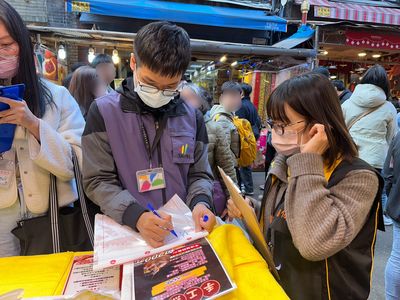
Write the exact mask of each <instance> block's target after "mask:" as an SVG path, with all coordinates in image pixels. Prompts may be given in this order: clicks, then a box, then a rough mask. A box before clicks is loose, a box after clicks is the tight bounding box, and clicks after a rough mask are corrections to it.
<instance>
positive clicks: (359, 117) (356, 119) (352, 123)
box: [347, 103, 385, 131]
mask: <svg viewBox="0 0 400 300" xmlns="http://www.w3.org/2000/svg"><path fill="white" fill-rule="evenodd" d="M384 104H385V103H383V104H381V105H379V106H376V107H372V108H370V109H368V110H367V111H365V112H363V113H362V114H361V115H359V116H358V117H357V118H355V119H353V120H352V121H351V122H350V124H349V125H348V126H347V129H348V130H349V131H350V129H351V128H352V127H353V126H354V124H356V123H357V122H358V121H360V120H361V119H362V118H364V117H366V116H368V115H369V114H370V113H373V112H374V111H376V110H377V109H378V108H380V107H381V106H382V105H384Z"/></svg>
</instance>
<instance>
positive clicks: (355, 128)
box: [342, 65, 397, 225]
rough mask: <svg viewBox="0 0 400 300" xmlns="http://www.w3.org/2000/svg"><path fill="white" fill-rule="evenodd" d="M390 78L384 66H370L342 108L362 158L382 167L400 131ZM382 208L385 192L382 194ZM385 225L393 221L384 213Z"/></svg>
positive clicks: (384, 202) (377, 167)
mask: <svg viewBox="0 0 400 300" xmlns="http://www.w3.org/2000/svg"><path fill="white" fill-rule="evenodd" d="M389 85H390V84H389V80H388V77H387V74H386V71H385V69H384V68H383V67H382V66H380V65H375V66H373V67H371V68H369V69H368V70H367V72H366V73H365V74H364V76H363V77H362V80H361V82H360V84H359V85H357V86H356V88H355V90H354V92H353V94H352V96H351V97H350V98H349V99H348V100H347V101H346V102H344V103H343V105H342V110H343V114H344V118H345V122H346V125H347V127H348V128H349V131H350V135H351V137H352V138H353V140H354V142H355V143H356V145H357V147H358V150H359V153H360V158H361V159H363V160H365V161H366V162H367V163H369V164H370V165H371V166H373V167H374V168H375V169H377V170H378V171H379V172H381V171H382V168H383V163H384V161H385V158H386V155H387V152H388V149H389V145H390V143H391V141H392V140H393V138H394V136H395V135H396V132H397V122H396V116H397V112H396V109H395V108H394V106H393V104H392V103H390V102H389V101H387V99H388V97H389V90H390V89H389ZM382 202H383V203H382V204H383V208H385V205H386V195H385V194H383V195H382ZM385 223H386V225H391V224H392V221H391V219H390V218H387V217H386V216H385Z"/></svg>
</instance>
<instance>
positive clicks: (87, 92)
mask: <svg viewBox="0 0 400 300" xmlns="http://www.w3.org/2000/svg"><path fill="white" fill-rule="evenodd" d="M99 84H100V83H99V78H98V76H97V73H96V69H94V68H92V67H89V66H83V67H80V68H78V69H77V70H75V72H74V73H73V75H72V78H71V82H70V84H69V92H70V93H71V95H72V96H73V97H74V98H75V100H76V101H77V102H78V104H79V107H80V108H81V111H82V113H83V115H84V116H85V117H86V114H87V112H88V111H89V108H90V105H91V104H92V102H93V101H94V100H95V99H96V94H95V91H96V89H97V87H98V85H99Z"/></svg>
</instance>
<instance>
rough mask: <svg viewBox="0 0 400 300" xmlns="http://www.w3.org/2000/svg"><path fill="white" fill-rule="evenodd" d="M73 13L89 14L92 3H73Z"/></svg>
mask: <svg viewBox="0 0 400 300" xmlns="http://www.w3.org/2000/svg"><path fill="white" fill-rule="evenodd" d="M72 11H73V12H85V13H89V12H90V3H89V2H84V1H72Z"/></svg>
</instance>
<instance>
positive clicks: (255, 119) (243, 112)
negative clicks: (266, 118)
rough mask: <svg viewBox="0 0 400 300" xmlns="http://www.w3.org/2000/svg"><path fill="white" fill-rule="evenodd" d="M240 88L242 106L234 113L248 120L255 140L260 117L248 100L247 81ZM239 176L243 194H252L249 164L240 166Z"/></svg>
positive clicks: (258, 130)
mask: <svg viewBox="0 0 400 300" xmlns="http://www.w3.org/2000/svg"><path fill="white" fill-rule="evenodd" d="M241 88H242V93H243V94H242V107H241V108H240V109H239V110H238V111H237V112H236V113H235V115H236V116H238V117H239V118H241V119H246V120H247V121H249V122H250V124H251V128H252V129H253V134H254V136H255V138H256V140H258V138H259V137H260V130H261V119H260V116H259V115H258V111H257V109H256V107H255V106H254V104H253V103H252V102H251V100H250V95H251V93H252V91H253V88H252V87H251V85H249V84H247V83H242V84H241ZM240 178H241V182H242V185H243V187H242V189H243V188H244V192H245V194H246V195H249V196H251V195H254V186H253V170H252V169H251V166H246V167H242V168H240Z"/></svg>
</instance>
